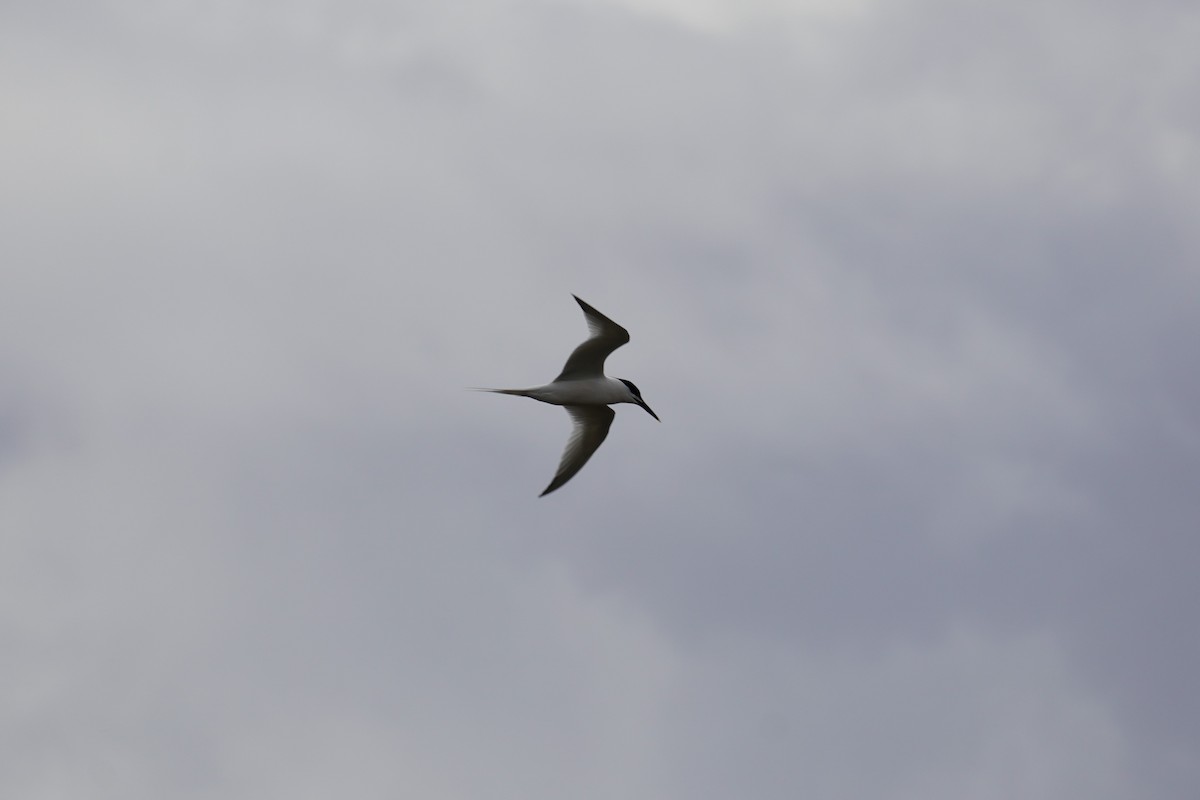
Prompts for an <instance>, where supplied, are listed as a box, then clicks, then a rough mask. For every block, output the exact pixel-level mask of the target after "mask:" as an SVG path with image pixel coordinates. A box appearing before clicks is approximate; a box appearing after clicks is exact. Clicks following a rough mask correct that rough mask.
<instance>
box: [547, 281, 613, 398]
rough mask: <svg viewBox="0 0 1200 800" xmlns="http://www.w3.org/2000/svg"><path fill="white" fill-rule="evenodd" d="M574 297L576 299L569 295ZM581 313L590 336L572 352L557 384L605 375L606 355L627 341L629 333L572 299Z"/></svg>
mask: <svg viewBox="0 0 1200 800" xmlns="http://www.w3.org/2000/svg"><path fill="white" fill-rule="evenodd" d="M571 296H572V297H575V295H571ZM575 302H577V303H579V307H580V308H582V309H583V316H584V317H585V318H586V319H587V324H588V330H589V331H591V332H592V335H591V337H589V338H588V340H587V341H586V342H584V343H583V344H581V345H579V346H578V347H576V348H575V350H574V352H572V353H571V357H570V358H568V359H567V363H566V365H564V366H563V370H562V372H560V373H559V375H558V377H557V378H555V379H554V380H556V381H572V380H578V379H579V378H599V377H601V376H602V375H604V359H606V358H608V354H609V353H611V352H612V351H613V350H616V349H617V348H618V347H620V346H621V345H623V344H625V343H626V342H628V341H629V331H627V330H625V329H624V328H622V327H621V326H620V325H618V324H617V323H615V322H613V321H612V320H611V319H609V318H608V317H606V316H604V315H603V314H601V313H600V312H599V311H597V310H596V309H594V308H592V307H591V306H590V305H588V304H587V303H585V302H583V301H582V300H580V299H579V298H578V297H575Z"/></svg>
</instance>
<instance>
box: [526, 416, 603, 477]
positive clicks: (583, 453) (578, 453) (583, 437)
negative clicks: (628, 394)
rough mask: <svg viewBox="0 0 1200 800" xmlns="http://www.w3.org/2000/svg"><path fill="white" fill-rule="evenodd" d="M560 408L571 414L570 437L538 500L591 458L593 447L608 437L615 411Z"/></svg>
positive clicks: (573, 475) (594, 450)
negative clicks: (547, 484) (572, 425)
mask: <svg viewBox="0 0 1200 800" xmlns="http://www.w3.org/2000/svg"><path fill="white" fill-rule="evenodd" d="M563 408H565V409H567V413H568V414H570V415H571V422H572V423H573V424H574V426H575V427H574V428H573V429H572V430H571V438H570V439H568V440H567V449H566V450H563V454H562V460H561V461H559V462H558V472H556V473H554V480H552V481H550V485H549V486H547V487H546V490H545V491H544V492H542V493H541V494H540V495H538V497H545V496H546V495H548V494H550V493H551V492H553V491H554V490H555V489H557V488H558V487H560V486H562V485H563V484H564V483H566V482H567V481H569V480H571V478H573V477H575V473H576V472H579V470H581V469H582V468H583V465H584V464H586V463H587V462H588V459H589V458H591V457H592V453H594V452H596V448H598V447H599V446H600V444H601V443H602V442H603V441H604V439H605V437H607V436H608V429H609V428H610V427H612V421H613V417H615V416H616V415H617V412H615V411H613V410H612V409H611V408H609V407H608V406H563Z"/></svg>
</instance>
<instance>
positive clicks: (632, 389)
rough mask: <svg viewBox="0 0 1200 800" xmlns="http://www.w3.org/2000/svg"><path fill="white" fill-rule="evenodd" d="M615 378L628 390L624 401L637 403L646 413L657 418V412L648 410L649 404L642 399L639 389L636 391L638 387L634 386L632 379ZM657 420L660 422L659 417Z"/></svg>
mask: <svg viewBox="0 0 1200 800" xmlns="http://www.w3.org/2000/svg"><path fill="white" fill-rule="evenodd" d="M617 380H619V381H620V382H621V383H623V384H625V388H626V389H628V390H629V399H628V400H626V401H625V402H626V403H634V404H636V405H639V406H641V407H642V408H644V409H646V413H647V414H649V415H650V416H652V417H654V418H655V419H658V414H655V413H654V412H653V411H651V410H650V406H648V405H646V401H645V400H643V399H642V393H641V392H640V391H638V388H637V387H636V386H634V385H633V381H627V380H625V379H624V378H617ZM658 421H659V422H662V420H661V419H659V420H658Z"/></svg>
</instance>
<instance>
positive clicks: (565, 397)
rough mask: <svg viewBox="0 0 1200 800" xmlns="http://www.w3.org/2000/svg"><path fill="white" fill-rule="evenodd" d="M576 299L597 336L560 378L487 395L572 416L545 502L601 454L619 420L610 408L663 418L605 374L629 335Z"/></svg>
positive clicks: (573, 357)
mask: <svg viewBox="0 0 1200 800" xmlns="http://www.w3.org/2000/svg"><path fill="white" fill-rule="evenodd" d="M571 296H572V297H575V302H577V303H579V307H580V308H582V309H583V315H584V317H585V318H586V319H587V325H588V330H589V331H591V334H592V335H591V336H590V337H588V339H587V341H585V342H584V343H583V344H581V345H579V346H578V347H576V348H575V351H574V352H572V353H571V357H570V358H568V359H567V363H566V365H565V366H564V367H563V369H562V372H560V373H559V375H558V377H557V378H555V379H554V380H553V381H552V382H551V383H547V384H546V385H545V386H535V387H534V388H532V389H484V390H483V391H485V392H497V393H499V394H515V395H518V396H520V397H532V398H533V399H534V400H540V401H541V402H543V403H552V404H554V405H556V406H563V407H564V408H566V409H567V413H568V414H570V415H571V423H572V424H573V425H574V427H573V428H572V430H571V438H570V439H568V440H567V449H566V450H564V451H563V454H562V460H561V461H559V463H558V472H556V473H554V480H552V481H550V485H549V486H547V487H546V490H545V491H544V492H542V493H541V494H540V495H538V497H545V496H546V495H548V494H550V493H551V492H553V491H554V490H555V489H557V488H559V487H560V486H562V485H563V484H564V483H566V482H567V481H569V480H571V478H573V477H575V473H576V472H579V470H580V469H582V468H583V465H584V464H586V463H587V462H588V459H589V458H591V457H592V453H595V452H596V448H598V447H600V444H601V443H602V442H603V441H604V439H605V437H607V436H608V429H609V427H610V426H611V425H612V421H613V417H615V416H616V415H617V414H616V412H615V411H613V410H612V409H611V408H609V406H610V405H612V404H615V403H633V404H634V405H639V406H641V407H642V408H644V409H646V412H647V413H648V414H650V416H652V417H654V418H655V419H658V414H655V413H654V412H653V411H651V410H650V406H648V405H646V401H645V400H643V399H642V393H641V392H639V391H638V388H637V387H636V386H634V385H633V381H627V380H625V379H624V378H609V377H606V376H605V374H604V359H606V358H608V356H609V354H610V353H611V352H612V351H613V350H616V349H617V348H618V347H620V346H621V345H623V344H625V343H626V342H628V341H629V331H627V330H625V329H624V328H622V327H621V326H620V325H618V324H617V323H615V322H613V321H612V320H611V319H609V318H608V317H606V316H604V315H603V314H601V313H600V312H599V311H597V310H596V309H594V308H592V307H591V306H590V305H588V304H587V303H585V302H584V301H582V300H580V299H579V298H578V297H577V296H575V295H571ZM660 421H661V420H660Z"/></svg>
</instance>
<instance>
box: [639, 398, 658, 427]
mask: <svg viewBox="0 0 1200 800" xmlns="http://www.w3.org/2000/svg"><path fill="white" fill-rule="evenodd" d="M638 405H639V406H641V407H642V408H644V409H646V413H647V414H649V415H650V416H652V417H654V418H655V419H658V414H655V413H654V412H653V411H651V410H650V406H648V405H646V401H645V400H643V399H642V398H640V397H639V398H638ZM658 421H659V422H662V420H661V419H658Z"/></svg>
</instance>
